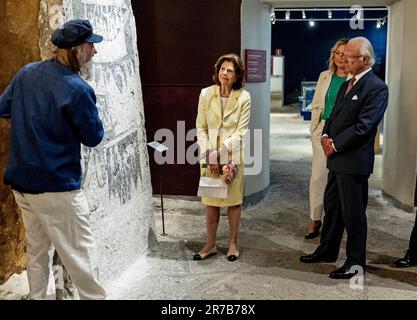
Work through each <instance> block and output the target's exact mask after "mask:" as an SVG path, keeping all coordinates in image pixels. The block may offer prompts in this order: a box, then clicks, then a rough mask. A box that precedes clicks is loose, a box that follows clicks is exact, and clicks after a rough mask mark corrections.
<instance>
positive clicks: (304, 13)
mask: <svg viewBox="0 0 417 320" xmlns="http://www.w3.org/2000/svg"><path fill="white" fill-rule="evenodd" d="M302 12H303V19H305V18H307V16H306V12H305V10H303V11H302Z"/></svg>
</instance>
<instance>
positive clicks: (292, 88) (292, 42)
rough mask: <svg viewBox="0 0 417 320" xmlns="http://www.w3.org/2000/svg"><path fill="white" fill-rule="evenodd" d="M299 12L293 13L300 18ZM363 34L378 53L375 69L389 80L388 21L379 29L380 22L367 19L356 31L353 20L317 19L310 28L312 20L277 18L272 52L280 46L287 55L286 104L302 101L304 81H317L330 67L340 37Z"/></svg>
mask: <svg viewBox="0 0 417 320" xmlns="http://www.w3.org/2000/svg"><path fill="white" fill-rule="evenodd" d="M279 14H280V15H281V16H279V15H278V13H277V18H282V13H279ZM296 14H297V13H296V12H294V13H292V16H294V17H295V18H298V17H297V16H296ZM307 14H308V13H307ZM326 14H327V13H326ZM347 14H349V11H347ZM386 14H387V11H372V12H370V13H368V12H367V11H365V18H368V17H371V15H372V16H375V17H379V16H381V17H383V16H386ZM351 16H352V14H350V17H351ZM359 36H363V37H366V38H368V39H369V40H370V41H371V43H372V45H373V47H374V51H375V55H376V64H375V66H374V71H375V72H376V74H377V75H378V76H379V77H381V78H382V79H383V80H385V60H386V45H387V23H385V24H384V25H383V26H381V28H380V29H378V28H377V27H376V21H364V29H362V30H361V29H357V30H352V29H351V28H350V25H349V21H332V22H327V21H317V22H316V24H315V26H314V27H310V26H309V24H308V21H300V22H297V21H277V22H276V23H275V24H273V25H272V42H271V45H272V46H271V53H272V54H274V53H275V49H278V48H279V49H281V50H282V55H284V56H285V67H284V68H285V69H284V104H286V105H287V104H291V103H296V102H298V96H299V95H301V94H300V86H301V81H317V79H318V77H319V75H320V72H321V71H323V70H326V69H327V60H328V58H329V54H330V49H331V47H332V46H333V44H334V43H335V42H336V41H337V40H338V39H340V38H343V37H347V38H353V37H359Z"/></svg>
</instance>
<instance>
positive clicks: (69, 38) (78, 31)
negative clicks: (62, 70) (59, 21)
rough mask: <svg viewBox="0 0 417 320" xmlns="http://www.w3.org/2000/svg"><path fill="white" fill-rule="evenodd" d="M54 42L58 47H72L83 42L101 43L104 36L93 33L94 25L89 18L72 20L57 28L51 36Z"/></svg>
mask: <svg viewBox="0 0 417 320" xmlns="http://www.w3.org/2000/svg"><path fill="white" fill-rule="evenodd" d="M51 41H52V43H53V44H54V45H55V46H57V47H58V48H61V49H65V48H72V47H76V46H79V45H81V44H83V43H99V42H101V41H103V37H102V36H100V35H98V34H95V33H93V27H92V26H91V23H90V21H88V20H81V19H76V20H70V21H67V22H65V23H64V25H63V26H62V27H61V28H59V29H57V30H56V31H55V32H54V33H53V34H52V37H51Z"/></svg>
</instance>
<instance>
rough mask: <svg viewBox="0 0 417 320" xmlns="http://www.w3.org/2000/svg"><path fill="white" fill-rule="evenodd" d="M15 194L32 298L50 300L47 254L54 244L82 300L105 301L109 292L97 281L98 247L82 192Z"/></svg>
mask: <svg viewBox="0 0 417 320" xmlns="http://www.w3.org/2000/svg"><path fill="white" fill-rule="evenodd" d="M13 193H14V196H15V199H16V202H17V204H18V205H19V207H20V208H21V209H22V214H23V224H24V227H25V233H26V254H27V258H28V265H27V274H28V280H29V289H30V298H31V299H48V298H49V297H50V292H49V291H50V290H49V291H48V285H49V289H50V287H51V281H50V278H51V277H50V275H51V272H52V270H51V261H50V259H51V257H50V255H49V254H48V252H49V250H50V248H51V244H53V246H54V247H55V249H56V250H57V252H58V255H59V257H60V258H61V261H62V263H63V265H64V266H65V268H66V269H67V271H68V273H69V275H70V277H71V279H72V281H73V283H74V285H75V287H76V288H77V290H78V293H79V296H80V299H105V297H106V292H105V290H104V288H103V287H102V286H101V285H100V283H99V281H98V268H97V265H96V263H97V260H96V246H95V241H94V238H93V234H92V233H91V229H90V224H89V221H88V218H89V215H90V210H89V208H88V203H87V199H86V197H85V195H84V193H83V191H82V190H73V191H68V192H47V193H41V194H28V193H21V192H17V191H13ZM52 285H53V286H54V284H52Z"/></svg>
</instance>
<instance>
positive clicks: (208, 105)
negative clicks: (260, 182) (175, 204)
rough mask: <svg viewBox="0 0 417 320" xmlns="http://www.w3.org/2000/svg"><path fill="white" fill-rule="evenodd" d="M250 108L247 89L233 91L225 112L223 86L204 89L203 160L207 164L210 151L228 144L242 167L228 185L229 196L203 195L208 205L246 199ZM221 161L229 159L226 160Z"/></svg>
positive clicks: (203, 171)
mask: <svg viewBox="0 0 417 320" xmlns="http://www.w3.org/2000/svg"><path fill="white" fill-rule="evenodd" d="M250 107H251V98H250V94H249V92H247V91H245V90H243V89H240V90H232V92H231V94H230V96H229V99H228V101H227V104H226V106H225V109H224V112H222V106H221V100H220V86H218V85H213V86H211V87H207V88H204V89H203V90H201V94H200V98H199V102H198V113H197V119H196V128H197V142H198V144H199V146H200V154H201V163H205V154H206V151H207V150H215V149H217V148H218V147H220V145H221V144H224V145H225V146H226V147H227V149H228V150H229V151H232V153H233V160H234V161H235V163H237V167H238V172H237V174H236V177H235V178H234V180H233V181H232V182H231V183H230V184H229V186H228V196H227V199H211V198H202V199H201V201H202V202H203V203H204V204H206V205H210V206H216V207H228V206H234V205H239V204H241V203H242V202H243V175H244V172H243V170H244V165H243V147H244V144H243V139H244V136H245V133H246V131H247V129H248V126H249V119H250ZM217 137H219V141H217V140H218V139H217ZM218 142H219V145H217V143H218ZM220 161H221V162H222V163H223V162H225V161H222V159H221V160H220ZM206 171H207V170H206V169H204V168H201V174H202V175H204V174H206Z"/></svg>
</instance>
